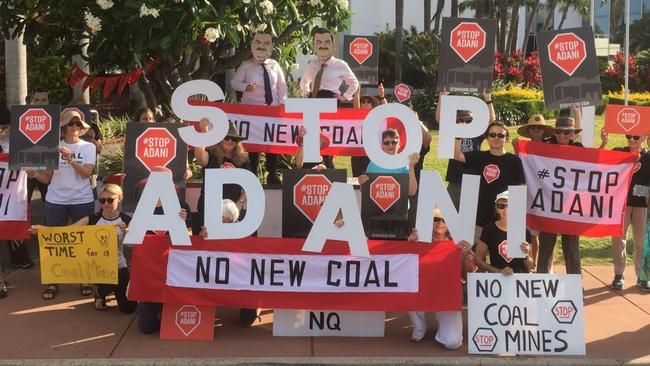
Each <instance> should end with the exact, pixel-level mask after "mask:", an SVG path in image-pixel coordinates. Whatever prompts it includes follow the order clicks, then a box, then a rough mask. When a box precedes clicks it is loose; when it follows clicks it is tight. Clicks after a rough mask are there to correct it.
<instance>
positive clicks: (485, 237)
mask: <svg viewBox="0 0 650 366" xmlns="http://www.w3.org/2000/svg"><path fill="white" fill-rule="evenodd" d="M507 237H508V234H507V233H506V232H505V231H503V230H501V229H499V227H498V226H496V224H495V223H494V222H492V223H490V224H487V225H485V227H484V228H483V231H482V232H481V241H482V242H484V243H485V244H486V245H487V247H488V251H489V253H490V265H492V266H493V267H496V268H499V269H504V268H505V267H510V268H512V270H513V271H514V272H515V273H528V268H527V267H526V259H525V258H510V257H508V256H507V254H506V247H507V245H508V240H507ZM526 241H527V242H530V231H528V229H526Z"/></svg>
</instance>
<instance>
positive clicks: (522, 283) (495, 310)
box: [467, 273, 585, 355]
mask: <svg viewBox="0 0 650 366" xmlns="http://www.w3.org/2000/svg"><path fill="white" fill-rule="evenodd" d="M581 288H582V278H581V276H580V275H543V274H515V275H512V276H504V275H502V274H500V273H470V274H468V279H467V296H468V297H469V302H468V306H467V317H468V330H467V338H468V342H467V345H468V350H469V353H470V354H503V353H508V354H518V355H520V354H525V355H542V354H544V355H584V354H585V334H584V330H585V329H584V308H583V303H582V291H581Z"/></svg>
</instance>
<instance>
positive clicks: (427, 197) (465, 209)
mask: <svg viewBox="0 0 650 366" xmlns="http://www.w3.org/2000/svg"><path fill="white" fill-rule="evenodd" d="M480 183H481V181H480V177H479V176H478V175H470V174H463V185H462V187H461V190H460V207H459V209H458V211H456V207H455V206H454V203H453V202H452V201H451V198H450V197H449V193H447V189H446V188H445V183H444V182H443V181H442V178H441V177H440V173H438V172H434V171H430V170H423V171H422V173H421V175H420V186H421V187H427V189H422V190H420V193H419V195H418V212H417V215H416V219H415V228H416V229H417V231H418V240H419V241H421V242H425V243H431V239H432V232H433V210H434V209H435V208H436V207H437V208H439V209H440V212H441V213H442V217H444V219H445V223H447V227H448V228H449V233H450V234H451V237H452V238H454V241H455V242H456V243H458V242H460V241H461V240H465V241H467V242H468V243H470V244H472V243H473V242H474V226H475V225H474V223H475V222H476V203H477V202H478V189H479V185H480Z"/></svg>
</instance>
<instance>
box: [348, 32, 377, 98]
mask: <svg viewBox="0 0 650 366" xmlns="http://www.w3.org/2000/svg"><path fill="white" fill-rule="evenodd" d="M343 50H344V51H343V61H345V62H347V64H348V66H350V69H351V70H352V72H353V73H354V76H356V77H357V80H359V83H361V84H362V85H372V86H377V84H378V83H379V74H378V71H379V38H377V36H361V35H346V36H343Z"/></svg>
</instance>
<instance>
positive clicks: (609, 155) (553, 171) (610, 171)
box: [516, 141, 637, 237]
mask: <svg viewBox="0 0 650 366" xmlns="http://www.w3.org/2000/svg"><path fill="white" fill-rule="evenodd" d="M516 148H517V151H518V152H519V157H520V158H521V161H522V163H523V166H524V174H525V176H526V185H527V187H528V199H527V215H526V224H527V226H528V227H529V228H531V229H534V230H539V231H543V232H549V233H558V234H570V235H581V236H589V237H603V236H621V234H622V232H623V213H624V210H625V206H626V201H627V190H628V187H629V185H630V180H631V178H632V174H633V168H634V165H635V163H636V162H637V156H636V155H635V154H631V153H626V152H619V151H608V150H600V149H591V148H585V147H575V146H562V145H554V144H543V143H537V142H530V141H519V143H518V145H517V147H516Z"/></svg>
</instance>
